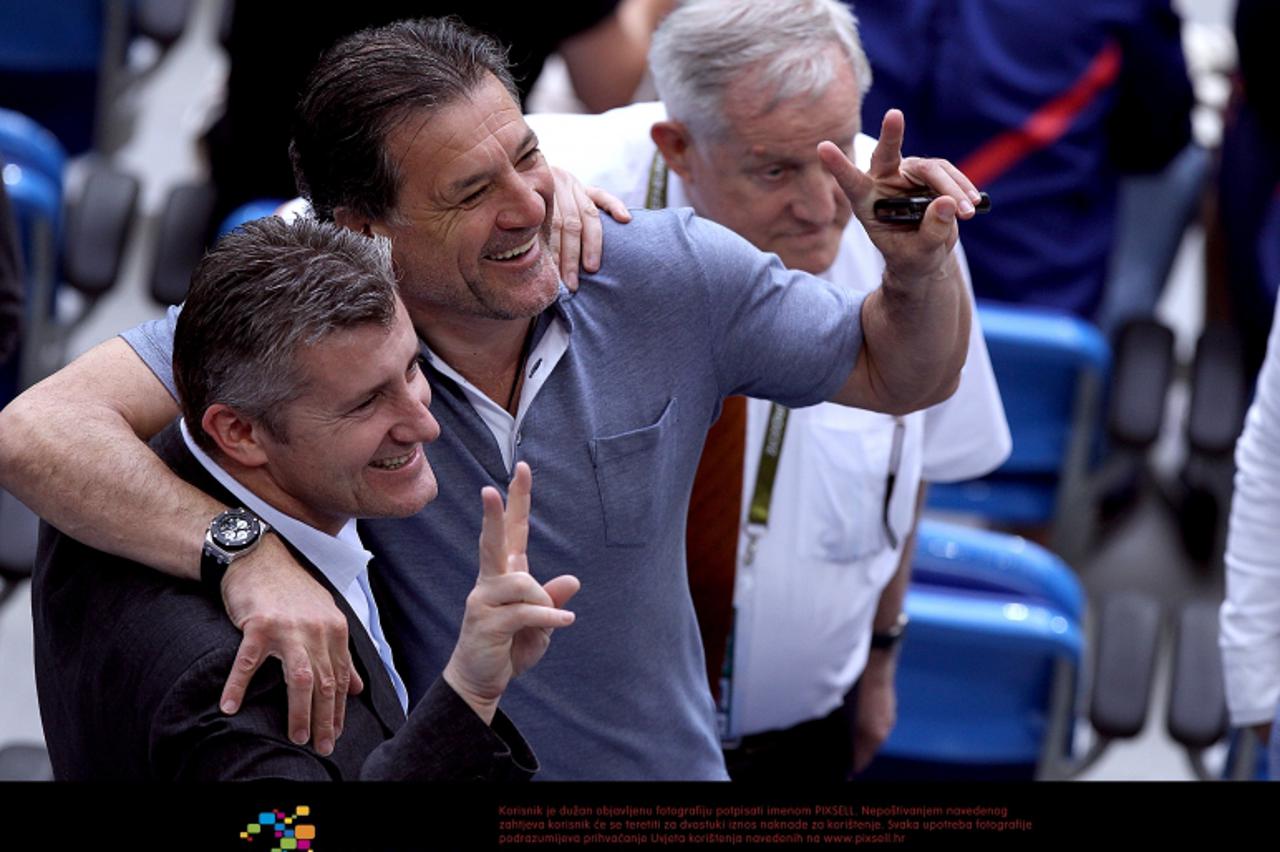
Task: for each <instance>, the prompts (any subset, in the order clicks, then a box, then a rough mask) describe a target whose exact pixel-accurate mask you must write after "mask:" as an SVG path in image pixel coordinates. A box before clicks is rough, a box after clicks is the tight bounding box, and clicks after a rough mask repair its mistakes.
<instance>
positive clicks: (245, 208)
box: [217, 198, 288, 239]
mask: <svg viewBox="0 0 1280 852" xmlns="http://www.w3.org/2000/svg"><path fill="white" fill-rule="evenodd" d="M287 200H288V199H285V198H258V199H255V200H254V201H249V202H246V203H245V204H241V205H240V206H239V207H237V208H236V209H235V210H232V211H231V212H230V213H228V214H227V218H225V219H223V220H222V224H221V225H219V226H218V236H217V239H222V238H223V237H225V236H226V235H227V234H229V233H231V232H232V231H234V230H235V229H236V228H238V227H240V226H241V225H243V224H244V223H245V222H252V221H253V220H254V219H263V218H266V217H267V216H271V215H273V214H274V213H275V212H276V210H277V209H278V208H279V207H280V205H281V204H284V203H285V201H287Z"/></svg>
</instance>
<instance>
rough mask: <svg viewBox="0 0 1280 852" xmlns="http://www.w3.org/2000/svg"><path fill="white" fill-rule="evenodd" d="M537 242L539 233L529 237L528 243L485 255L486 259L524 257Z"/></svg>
mask: <svg viewBox="0 0 1280 852" xmlns="http://www.w3.org/2000/svg"><path fill="white" fill-rule="evenodd" d="M537 242H538V235H537V234H536V233H535V234H534V235H533V236H532V237H530V238H529V241H528V242H527V243H522V244H520V245H518V246H516V247H515V248H513V249H511V250H510V251H503V252H495V253H493V254H487V255H485V259H486V260H515V259H516V258H518V257H523V256H524V255H525V254H528V252H529V251H530V250H531V249H532V248H533V247H534V246H535V245H536V244H537Z"/></svg>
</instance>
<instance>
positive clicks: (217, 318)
mask: <svg viewBox="0 0 1280 852" xmlns="http://www.w3.org/2000/svg"><path fill="white" fill-rule="evenodd" d="M395 316H396V281H395V274H394V272H393V268H392V264H391V243H390V241H389V240H387V239H386V238H384V237H372V238H371V237H365V236H362V235H361V234H357V233H354V232H352V231H348V230H346V229H344V228H339V227H338V226H337V225H334V224H332V223H325V222H317V221H315V220H313V219H307V218H299V219H297V220H296V221H294V222H291V223H286V222H285V221H283V220H281V219H278V218H276V217H274V216H269V217H267V218H265V219H258V220H256V221H253V222H247V223H245V224H244V225H241V226H240V227H239V228H237V229H236V230H234V231H232V232H231V233H230V234H228V235H227V236H225V237H223V238H222V239H221V240H220V241H219V242H218V244H217V245H216V246H214V247H213V248H212V249H210V251H209V252H208V253H207V254H206V255H205V256H204V259H202V260H201V261H200V264H199V266H197V267H196V271H195V273H193V275H192V279H191V290H190V292H189V293H188V294H187V300H186V303H185V304H184V305H183V308H182V313H181V315H179V317H178V325H177V330H176V331H175V333H174V342H173V378H174V384H175V385H176V386H177V390H178V402H179V405H180V406H181V408H182V416H183V417H184V418H185V420H186V423H187V429H188V430H189V431H190V432H191V436H192V437H193V438H194V439H195V441H196V443H197V444H199V445H200V447H201V448H202V449H204V450H205V451H206V452H210V453H215V452H216V451H217V447H216V445H215V444H214V442H213V439H212V438H211V437H210V436H209V435H208V434H207V433H206V432H205V431H204V429H203V428H202V427H201V420H202V419H203V417H204V413H205V411H206V410H207V409H208V408H209V406H211V405H214V404H216V403H221V404H223V405H226V406H228V407H230V408H232V409H234V410H235V411H236V412H237V413H238V414H240V415H241V416H243V417H246V418H248V419H250V420H253V421H255V422H257V423H260V424H261V425H262V426H263V428H264V429H266V430H267V432H268V433H269V434H270V435H271V436H272V437H273V438H275V439H276V440H278V441H280V442H282V443H283V442H286V441H287V440H288V434H287V430H286V429H285V426H284V419H283V409H284V407H285V406H286V405H287V404H288V403H290V402H292V401H293V400H295V399H297V398H298V397H299V396H300V395H301V394H302V393H303V391H304V390H305V389H306V383H305V380H304V376H303V374H302V370H301V368H300V367H299V365H298V364H297V358H296V354H297V353H298V352H299V351H300V350H301V349H304V348H306V347H309V346H314V345H315V344H316V343H318V342H319V341H321V340H322V339H324V338H325V337H326V336H328V335H330V334H332V333H334V332H336V331H341V330H344V329H350V328H355V327H357V326H361V325H366V324H376V325H379V326H381V327H384V328H390V327H391V324H392V323H393V322H394V320H395Z"/></svg>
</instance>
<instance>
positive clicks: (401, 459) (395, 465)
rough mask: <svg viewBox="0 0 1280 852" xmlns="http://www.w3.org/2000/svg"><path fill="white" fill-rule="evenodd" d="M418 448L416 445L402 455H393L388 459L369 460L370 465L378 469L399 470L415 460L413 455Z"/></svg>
mask: <svg viewBox="0 0 1280 852" xmlns="http://www.w3.org/2000/svg"><path fill="white" fill-rule="evenodd" d="M417 452H418V448H417V447H414V448H413V449H412V450H410V451H409V452H407V453H405V454H404V455H402V456H392V457H391V458H386V459H377V460H375V461H371V462H369V467H375V468H377V469H378V470H399V469H400V468H402V467H404V466H405V465H407V464H408V463H409V462H411V461H413V457H414V455H415V454H417Z"/></svg>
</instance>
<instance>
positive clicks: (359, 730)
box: [150, 648, 537, 782]
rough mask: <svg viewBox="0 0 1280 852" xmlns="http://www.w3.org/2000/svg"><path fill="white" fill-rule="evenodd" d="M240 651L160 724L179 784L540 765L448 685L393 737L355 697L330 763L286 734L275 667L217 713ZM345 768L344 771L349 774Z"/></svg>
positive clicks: (183, 681)
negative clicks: (229, 711) (235, 707)
mask: <svg viewBox="0 0 1280 852" xmlns="http://www.w3.org/2000/svg"><path fill="white" fill-rule="evenodd" d="M233 660H234V649H232V650H230V651H228V650H227V649H225V648H222V649H219V650H216V651H213V652H211V653H209V654H206V655H205V656H204V657H202V658H201V659H200V660H198V661H197V662H196V663H195V664H193V665H192V666H191V667H190V668H189V669H188V670H187V671H186V672H185V673H184V674H183V676H182V677H181V678H179V680H178V681H177V682H176V683H175V684H174V685H173V688H172V689H171V690H170V691H169V693H168V695H167V696H166V697H165V699H164V701H162V702H161V704H160V707H159V709H158V711H157V713H156V715H155V717H154V721H153V724H152V731H151V738H150V749H151V762H152V765H153V766H154V767H155V770H156V774H157V776H158V777H161V778H172V779H174V780H179V781H254V780H265V779H286V780H294V781H340V780H344V779H347V780H351V779H354V778H355V777H357V776H358V777H359V778H360V779H361V780H366V781H495V782H496V781H522V780H527V779H528V778H529V777H530V776H531V775H533V773H534V772H535V771H537V761H536V760H535V758H534V757H533V753H532V752H531V751H530V749H529V746H528V745H527V744H526V743H525V741H524V739H523V738H522V737H521V736H520V734H519V732H518V731H516V729H515V726H514V725H512V724H511V722H510V721H509V720H508V719H507V718H506V717H505V716H504V715H502V713H501V711H499V713H498V715H497V717H495V719H494V724H493V727H492V728H491V727H489V726H488V725H485V724H484V722H483V721H481V719H480V717H479V716H477V715H476V714H475V712H474V711H472V710H471V708H470V707H469V706H468V705H467V704H466V702H464V701H463V700H462V699H461V698H459V697H458V695H457V694H456V693H455V692H454V691H453V690H452V689H451V688H450V687H449V686H448V685H447V684H446V683H444V681H442V680H437V681H436V683H435V684H433V685H432V687H431V689H429V690H428V691H427V694H426V695H424V696H423V697H422V700H421V701H419V702H418V704H417V706H415V707H414V708H413V712H412V713H411V714H410V716H409V719H408V721H407V722H406V723H405V724H404V725H403V726H402V727H401V728H400V730H399V731H397V732H396V734H395V735H394V736H392V737H391V738H390V739H384V735H385V729H383V728H382V726H381V724H380V723H379V722H377V720H376V719H375V718H374V717H373V714H372V712H371V711H370V710H368V708H366V707H364V706H363V705H357V704H356V702H358V701H359V700H360V699H359V698H358V697H354V696H353V697H351V698H349V699H348V705H347V726H346V730H345V731H344V733H343V735H342V736H341V737H340V738H339V739H338V743H337V747H336V750H335V752H334V754H333V755H331V756H330V757H321V756H320V755H318V754H316V753H315V752H314V751H312V750H311V749H310V748H309V747H306V746H298V745H294V744H293V743H292V742H290V741H289V739H288V737H287V733H286V732H287V730H288V727H287V699H286V693H285V687H284V680H283V677H282V675H281V673H280V669H279V666H278V665H276V664H275V663H274V662H272V663H269V664H268V665H267V666H264V667H263V669H262V670H260V671H259V672H258V674H257V675H256V676H255V677H254V679H253V682H252V683H251V684H250V687H249V691H248V694H247V695H246V696H245V700H244V703H243V706H242V707H241V709H240V711H239V712H237V713H236V714H235V715H233V716H227V715H225V714H223V713H222V712H221V711H220V710H219V709H218V706H217V701H218V698H219V697H220V695H221V690H222V683H223V681H224V680H225V679H226V674H227V672H228V671H230V670H231V665H232V661H233ZM344 767H345V768H346V771H345V772H344Z"/></svg>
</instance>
